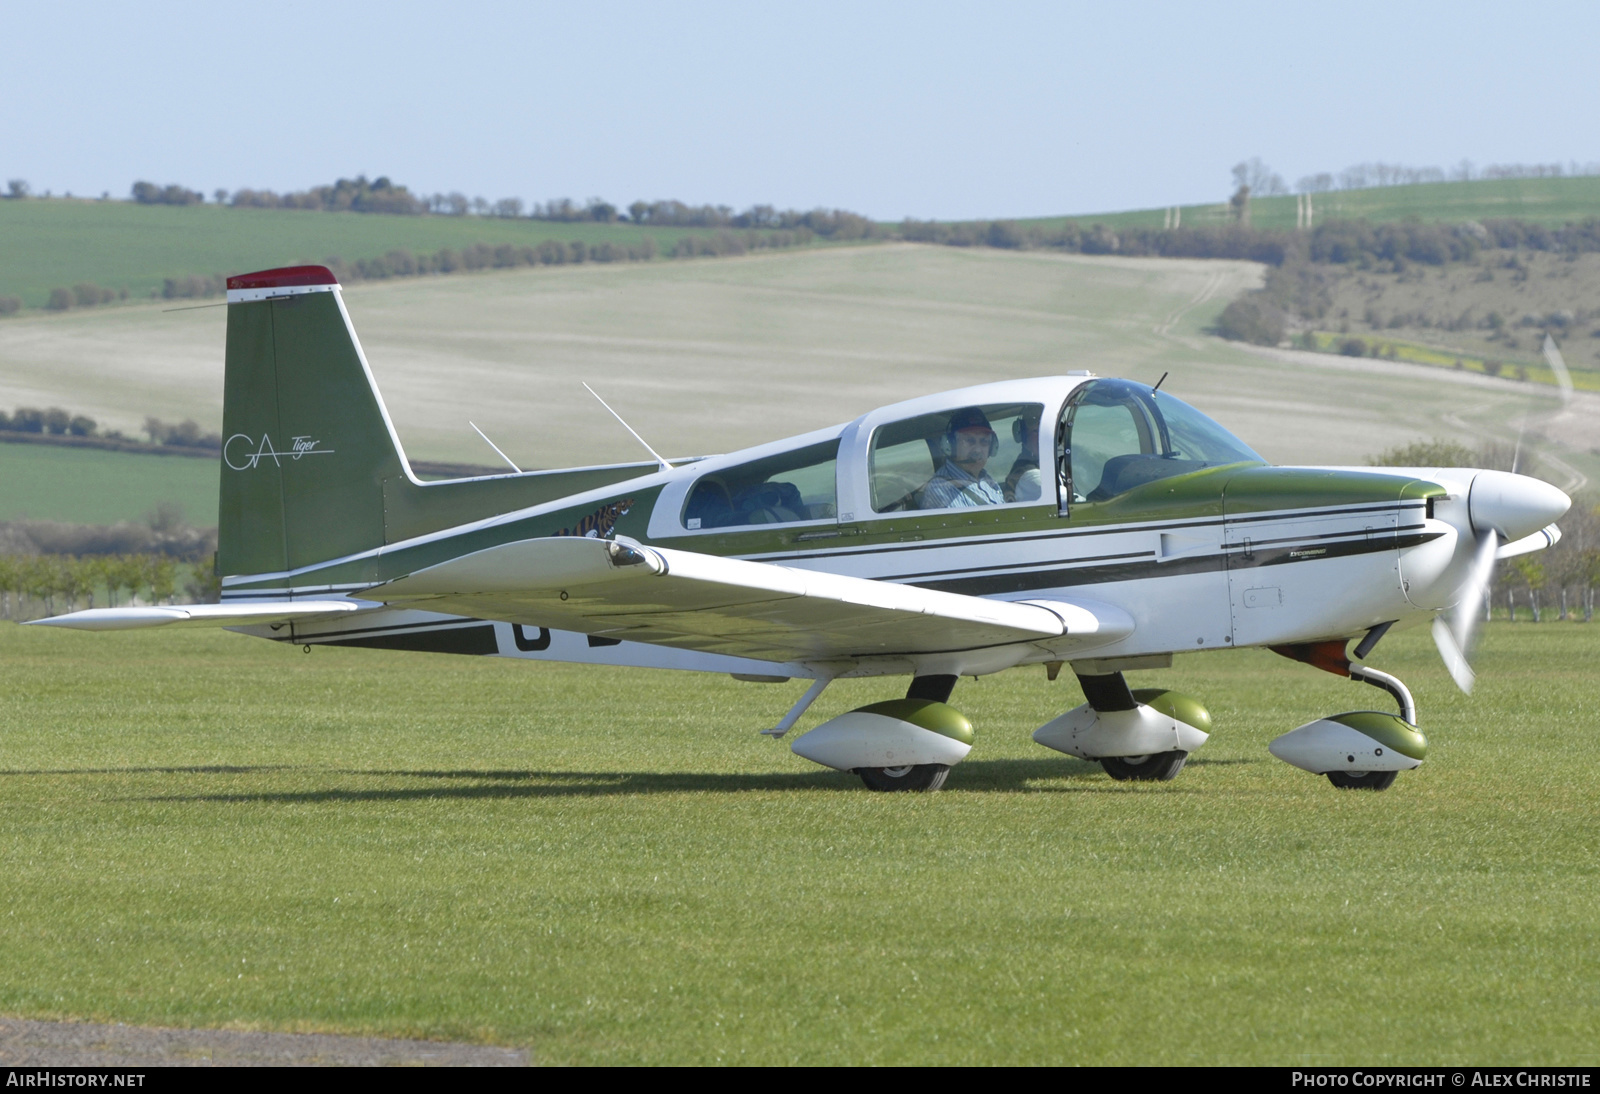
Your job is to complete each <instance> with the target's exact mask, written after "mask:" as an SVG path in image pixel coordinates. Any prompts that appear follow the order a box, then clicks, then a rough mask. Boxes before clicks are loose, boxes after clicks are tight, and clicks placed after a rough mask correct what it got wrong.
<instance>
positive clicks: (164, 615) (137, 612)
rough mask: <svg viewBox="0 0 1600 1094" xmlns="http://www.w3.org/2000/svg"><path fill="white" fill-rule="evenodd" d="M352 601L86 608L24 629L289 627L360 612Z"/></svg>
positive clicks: (102, 629)
mask: <svg viewBox="0 0 1600 1094" xmlns="http://www.w3.org/2000/svg"><path fill="white" fill-rule="evenodd" d="M360 609H361V605H360V604H357V603H356V602H355V601H353V600H268V601H260V600H258V601H252V602H250V603H247V604H175V605H170V606H162V605H158V604H157V605H149V606H145V607H137V608H89V609H88V610H86V611H81V612H69V613H68V614H66V615H56V616H51V617H50V618H49V619H32V620H29V621H28V622H27V623H26V624H24V626H43V627H71V628H72V629H73V630H78V631H126V630H132V629H134V628H136V627H165V626H169V625H171V624H173V623H187V624H189V625H190V626H198V627H241V626H247V625H250V624H259V623H291V622H294V621H295V620H298V619H310V618H313V617H316V616H326V615H332V614H334V613H337V612H354V611H359V610H360Z"/></svg>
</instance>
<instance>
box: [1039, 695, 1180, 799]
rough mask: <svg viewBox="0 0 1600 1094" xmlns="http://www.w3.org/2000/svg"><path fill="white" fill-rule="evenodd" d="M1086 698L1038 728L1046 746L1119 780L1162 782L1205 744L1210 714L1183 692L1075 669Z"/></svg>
mask: <svg viewBox="0 0 1600 1094" xmlns="http://www.w3.org/2000/svg"><path fill="white" fill-rule="evenodd" d="M1078 683H1079V684H1080V685H1081V686H1082V687H1083V697H1084V698H1085V699H1087V700H1088V702H1087V703H1084V704H1083V705H1082V706H1080V707H1076V708H1074V709H1072V710H1069V711H1067V713H1065V714H1063V715H1062V716H1061V717H1059V718H1056V719H1054V720H1052V721H1050V722H1047V723H1046V724H1044V725H1042V726H1040V727H1039V728H1038V729H1037V730H1035V731H1034V734H1033V739H1034V740H1035V741H1037V742H1039V743H1040V744H1042V745H1044V746H1045V747H1046V748H1053V749H1055V750H1056V751H1057V752H1065V753H1067V754H1068V755H1070V756H1077V757H1080V758H1082V759H1085V760H1093V761H1095V762H1097V763H1099V764H1100V766H1101V767H1103V768H1105V771H1106V774H1107V775H1110V776H1111V777H1112V778H1113V779H1116V780H1117V781H1119V782H1129V781H1137V782H1166V781H1168V780H1169V779H1172V778H1175V777H1176V776H1177V774H1178V772H1180V771H1182V770H1183V765H1184V762H1185V761H1186V760H1188V758H1189V753H1190V752H1192V751H1194V750H1195V749H1196V748H1198V747H1200V745H1202V744H1204V743H1205V740H1206V736H1207V734H1208V733H1209V732H1210V730H1211V715H1210V714H1209V713H1208V712H1207V711H1206V708H1205V707H1203V706H1201V705H1200V704H1199V703H1198V702H1197V701H1195V700H1194V699H1192V698H1190V697H1189V696H1187V695H1181V694H1179V693H1178V692H1175V691H1167V690H1165V689H1163V688H1140V689H1139V690H1137V691H1134V690H1133V689H1131V688H1129V687H1128V681H1127V680H1126V679H1125V678H1124V677H1123V675H1122V673H1120V672H1109V673H1092V674H1091V673H1080V674H1079V675H1078Z"/></svg>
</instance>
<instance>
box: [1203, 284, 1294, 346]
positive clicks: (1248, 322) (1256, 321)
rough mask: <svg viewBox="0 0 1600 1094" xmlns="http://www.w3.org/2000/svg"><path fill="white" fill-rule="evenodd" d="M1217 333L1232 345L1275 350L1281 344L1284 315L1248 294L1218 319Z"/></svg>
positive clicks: (1260, 297)
mask: <svg viewBox="0 0 1600 1094" xmlns="http://www.w3.org/2000/svg"><path fill="white" fill-rule="evenodd" d="M1216 330H1217V333H1218V334H1220V335H1222V337H1224V338H1228V339H1231V340H1233V341H1235V342H1253V343H1255V344H1256V345H1258V346H1275V345H1277V344H1278V343H1279V342H1281V341H1283V335H1284V321H1283V313H1282V312H1281V311H1279V310H1278V309H1277V308H1276V307H1274V306H1273V305H1272V303H1271V301H1269V300H1266V299H1265V298H1263V297H1262V296H1260V295H1259V294H1255V293H1251V294H1249V295H1247V296H1241V297H1240V298H1239V299H1238V300H1235V301H1234V302H1233V303H1231V304H1229V305H1228V306H1227V307H1226V308H1224V309H1223V311H1222V315H1221V316H1220V317H1219V318H1218V319H1217V327H1216Z"/></svg>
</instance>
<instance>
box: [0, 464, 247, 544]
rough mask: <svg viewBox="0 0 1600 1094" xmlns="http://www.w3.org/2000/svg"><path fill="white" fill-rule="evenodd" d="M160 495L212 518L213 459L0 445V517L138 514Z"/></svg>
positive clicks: (201, 518)
mask: <svg viewBox="0 0 1600 1094" xmlns="http://www.w3.org/2000/svg"><path fill="white" fill-rule="evenodd" d="M162 502H177V503H178V504H179V505H180V506H182V507H183V513H184V519H186V520H187V521H189V522H190V523H191V524H195V525H198V526H200V527H209V526H211V525H214V524H216V523H217V462H216V461H215V460H211V459H196V458H193V457H187V456H154V455H148V456H147V455H143V454H141V453H135V452H105V451H99V450H96V449H92V448H57V447H54V446H51V445H42V444H0V520H20V519H23V518H27V517H32V518H36V519H43V520H64V521H71V522H73V523H77V524H115V523H116V522H117V521H119V520H130V521H136V520H139V519H141V518H142V517H144V516H146V515H147V514H149V513H151V512H153V511H154V510H155V508H156V506H157V505H159V504H161V503H162Z"/></svg>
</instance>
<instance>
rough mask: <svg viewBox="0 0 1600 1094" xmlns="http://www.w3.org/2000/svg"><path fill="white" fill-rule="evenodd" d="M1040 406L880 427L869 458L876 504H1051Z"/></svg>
mask: <svg viewBox="0 0 1600 1094" xmlns="http://www.w3.org/2000/svg"><path fill="white" fill-rule="evenodd" d="M1043 413H1044V406H1043V405H1042V404H1040V403H1003V404H991V405H988V406H969V407H960V408H957V409H955V410H945V411H941V412H939V413H937V414H922V415H919V416H917V417H915V418H906V419H904V420H902V421H898V422H891V423H889V424H888V425H884V426H880V427H879V428H878V430H877V432H876V433H874V434H873V437H872V449H871V455H870V457H869V459H868V466H869V474H870V476H871V483H872V509H873V511H874V512H877V513H894V512H900V511H903V510H911V509H960V508H970V507H973V506H979V505H1008V504H1012V503H1024V502H1032V503H1035V504H1037V503H1039V502H1040V501H1042V500H1043V501H1047V502H1048V503H1050V504H1053V503H1054V501H1055V499H1054V497H1053V496H1052V497H1050V498H1048V499H1046V498H1044V497H1043V495H1044V493H1045V488H1046V487H1047V486H1048V483H1045V482H1041V480H1040V472H1039V418H1040V416H1041V415H1042V414H1043Z"/></svg>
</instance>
